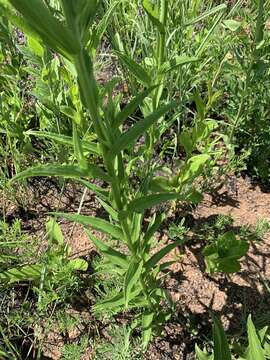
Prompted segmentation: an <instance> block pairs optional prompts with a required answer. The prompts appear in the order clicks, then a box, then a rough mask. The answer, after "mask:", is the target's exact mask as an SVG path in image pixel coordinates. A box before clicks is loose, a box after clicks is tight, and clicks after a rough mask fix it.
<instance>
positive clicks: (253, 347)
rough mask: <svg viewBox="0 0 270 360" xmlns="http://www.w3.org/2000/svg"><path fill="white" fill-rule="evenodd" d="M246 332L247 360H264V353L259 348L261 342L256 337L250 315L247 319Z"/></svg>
mask: <svg viewBox="0 0 270 360" xmlns="http://www.w3.org/2000/svg"><path fill="white" fill-rule="evenodd" d="M247 330H248V342H249V347H248V359H247V360H254V359H256V360H264V359H265V358H264V351H263V348H262V346H261V342H260V340H259V337H258V335H257V332H256V329H255V326H254V324H253V322H252V319H251V315H249V317H248V321H247Z"/></svg>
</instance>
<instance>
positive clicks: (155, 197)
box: [127, 192, 183, 213]
mask: <svg viewBox="0 0 270 360" xmlns="http://www.w3.org/2000/svg"><path fill="white" fill-rule="evenodd" d="M175 199H183V196H182V195H180V194H178V193H173V192H170V193H160V194H152V195H147V196H143V197H140V198H138V199H135V200H132V201H131V202H130V203H129V204H128V206H127V211H128V212H131V213H132V212H133V211H136V212H142V211H143V210H145V209H149V208H151V207H153V206H156V205H159V204H161V203H163V202H165V201H169V200H175Z"/></svg>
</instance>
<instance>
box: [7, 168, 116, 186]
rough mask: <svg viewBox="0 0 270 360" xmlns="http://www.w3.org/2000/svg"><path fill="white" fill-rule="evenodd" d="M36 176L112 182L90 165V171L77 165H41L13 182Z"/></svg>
mask: <svg viewBox="0 0 270 360" xmlns="http://www.w3.org/2000/svg"><path fill="white" fill-rule="evenodd" d="M34 176H63V177H66V178H80V177H90V178H94V179H96V178H97V179H101V180H104V181H107V182H110V177H109V176H108V175H107V174H106V173H105V172H104V171H103V170H101V169H100V168H99V167H97V166H95V165H91V164H88V169H82V168H80V167H79V166H77V165H41V166H36V167H33V168H30V169H27V170H25V171H22V172H20V173H19V174H17V175H16V176H14V177H13V178H12V180H11V181H15V180H21V179H25V178H28V177H34Z"/></svg>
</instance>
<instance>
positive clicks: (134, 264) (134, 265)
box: [124, 259, 143, 308]
mask: <svg viewBox="0 0 270 360" xmlns="http://www.w3.org/2000/svg"><path fill="white" fill-rule="evenodd" d="M142 267H143V262H142V261H140V262H138V261H137V259H131V262H130V264H129V267H128V270H127V273H126V276H125V279H124V298H125V307H126V308H127V307H128V303H129V300H130V299H131V294H132V290H133V287H134V285H136V283H137V282H138V280H139V278H140V275H141V273H142Z"/></svg>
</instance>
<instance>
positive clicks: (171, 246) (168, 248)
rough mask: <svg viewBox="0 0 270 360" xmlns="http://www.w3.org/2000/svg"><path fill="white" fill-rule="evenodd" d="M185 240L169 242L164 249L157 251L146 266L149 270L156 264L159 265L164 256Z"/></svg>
mask: <svg viewBox="0 0 270 360" xmlns="http://www.w3.org/2000/svg"><path fill="white" fill-rule="evenodd" d="M182 241H183V240H179V241H175V242H174V243H172V244H169V245H167V246H165V247H164V248H163V249H161V250H160V251H158V252H157V253H155V254H154V255H153V256H152V257H151V258H150V259H149V260H148V261H147V262H146V264H145V268H146V269H147V270H150V269H152V268H153V267H154V266H156V265H157V263H158V262H159V261H160V260H161V259H162V258H164V256H166V255H167V254H168V253H169V252H171V251H172V250H173V249H175V248H176V247H177V246H178V245H180V244H181V243H182Z"/></svg>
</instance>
